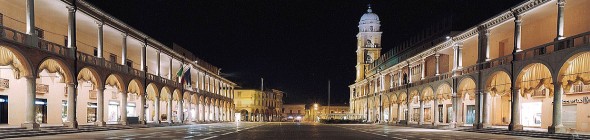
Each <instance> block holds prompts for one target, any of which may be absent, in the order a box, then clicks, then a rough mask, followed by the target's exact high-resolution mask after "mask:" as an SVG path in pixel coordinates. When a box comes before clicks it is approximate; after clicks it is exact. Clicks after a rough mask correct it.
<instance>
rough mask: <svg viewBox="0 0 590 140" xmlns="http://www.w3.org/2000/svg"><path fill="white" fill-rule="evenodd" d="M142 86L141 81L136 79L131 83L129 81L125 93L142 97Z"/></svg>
mask: <svg viewBox="0 0 590 140" xmlns="http://www.w3.org/2000/svg"><path fill="white" fill-rule="evenodd" d="M142 89H144V88H143V85H142V84H141V81H139V80H138V79H133V80H131V81H129V84H128V86H127V93H134V94H138V95H143V92H144V91H143V90H142Z"/></svg>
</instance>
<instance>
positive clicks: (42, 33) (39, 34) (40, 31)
mask: <svg viewBox="0 0 590 140" xmlns="http://www.w3.org/2000/svg"><path fill="white" fill-rule="evenodd" d="M35 34H37V37H39V38H44V37H45V31H44V30H43V29H41V28H35Z"/></svg>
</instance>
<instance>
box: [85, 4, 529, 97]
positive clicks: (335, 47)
mask: <svg viewBox="0 0 590 140" xmlns="http://www.w3.org/2000/svg"><path fill="white" fill-rule="evenodd" d="M88 1H89V2H90V3H92V4H94V5H95V6H97V7H99V8H100V9H102V10H104V11H106V12H107V13H109V14H110V15H112V16H114V17H116V18H118V19H120V20H122V21H123V22H125V23H127V24H129V25H131V26H133V27H134V28H136V29H138V30H140V31H142V32H144V33H146V34H147V35H149V36H151V37H153V38H155V39H156V40H158V41H160V42H162V43H164V44H166V45H168V46H172V43H173V42H174V43H176V44H179V45H181V46H183V47H184V48H186V49H188V50H191V51H192V52H193V53H194V54H195V55H197V57H199V58H202V59H204V60H205V61H207V62H209V63H211V64H213V65H215V66H218V67H220V68H222V73H223V76H225V77H226V78H228V79H230V80H232V81H234V82H236V83H238V84H239V85H240V86H242V87H244V88H256V89H259V88H260V78H261V77H263V78H264V82H265V83H264V87H265V88H275V89H279V90H283V91H285V92H286V93H287V95H286V98H284V101H285V103H313V102H319V103H323V104H325V103H326V102H327V98H328V97H327V92H328V80H331V82H332V88H331V89H332V92H331V93H332V100H331V101H332V104H348V100H349V88H348V85H351V84H353V83H354V78H355V65H356V53H355V51H356V37H355V35H356V34H357V33H358V27H357V26H358V22H359V19H360V17H361V16H362V14H363V13H365V12H366V9H367V4H368V3H371V5H372V7H373V12H374V13H376V14H378V15H379V18H380V20H381V29H382V31H383V36H382V40H383V41H382V46H383V50H382V53H385V52H386V51H388V50H390V49H391V48H392V47H393V46H396V45H397V44H399V43H401V42H402V41H404V40H407V39H408V38H410V37H413V36H416V35H417V33H416V32H417V31H420V30H421V29H423V28H424V27H430V26H431V25H432V24H433V23H436V22H437V21H440V20H441V19H443V18H446V17H450V16H452V17H453V29H455V30H459V31H462V30H464V29H466V28H468V27H471V26H473V25H475V24H477V23H480V22H482V21H483V20H485V19H488V18H490V17H492V16H493V15H496V14H498V13H500V12H502V11H504V10H506V9H508V8H510V7H512V6H514V5H516V4H518V3H520V2H522V0H379V1H368V0H210V1H206V0H174V1H172V0H88Z"/></svg>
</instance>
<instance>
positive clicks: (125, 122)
mask: <svg viewBox="0 0 590 140" xmlns="http://www.w3.org/2000/svg"><path fill="white" fill-rule="evenodd" d="M120 124H121V125H129V123H128V122H127V121H121V122H120Z"/></svg>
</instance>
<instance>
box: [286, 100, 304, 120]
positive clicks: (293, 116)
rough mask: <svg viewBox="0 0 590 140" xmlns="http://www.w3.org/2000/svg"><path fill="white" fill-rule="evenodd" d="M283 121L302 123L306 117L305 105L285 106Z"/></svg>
mask: <svg viewBox="0 0 590 140" xmlns="http://www.w3.org/2000/svg"><path fill="white" fill-rule="evenodd" d="M281 112H282V120H281V121H302V120H303V118H304V117H305V112H306V111H305V104H284V105H283V109H282V110H281Z"/></svg>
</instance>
